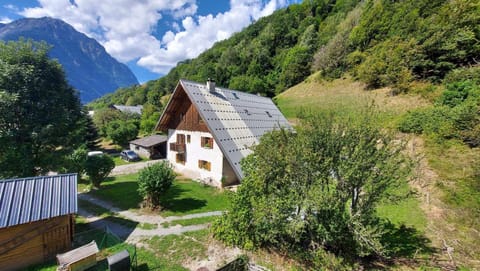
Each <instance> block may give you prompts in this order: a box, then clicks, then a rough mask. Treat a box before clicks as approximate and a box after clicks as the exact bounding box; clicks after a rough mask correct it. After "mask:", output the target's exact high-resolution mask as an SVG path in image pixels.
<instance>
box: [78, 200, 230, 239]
mask: <svg viewBox="0 0 480 271" xmlns="http://www.w3.org/2000/svg"><path fill="white" fill-rule="evenodd" d="M78 199H80V200H85V201H88V202H90V203H92V204H95V205H98V206H101V207H103V208H105V209H108V210H110V211H111V212H112V213H115V216H117V217H120V218H125V219H128V220H131V221H134V222H137V223H139V224H140V223H148V224H156V225H157V228H156V229H151V230H146V229H141V228H139V227H136V228H135V229H132V228H130V227H126V226H124V225H121V224H118V223H115V222H114V221H110V220H108V219H104V218H102V217H99V216H95V215H94V214H91V213H89V212H88V211H86V210H83V209H81V208H79V211H78V213H79V215H81V216H84V217H85V218H86V220H87V221H88V222H90V225H91V226H92V227H95V228H101V229H103V228H105V227H106V226H108V228H110V230H111V231H112V232H114V233H115V234H116V235H118V236H119V237H120V238H122V239H126V241H127V242H133V241H138V240H139V239H141V238H142V237H146V236H154V235H169V234H182V233H184V232H188V231H198V230H201V229H205V228H207V227H208V224H202V225H191V226H181V225H175V226H172V227H167V228H164V227H163V226H162V225H161V224H162V223H165V222H171V221H174V220H179V219H191V218H197V217H207V216H218V215H221V214H222V212H221V211H214V212H205V213H199V214H190V215H184V216H169V217H165V218H164V217H162V216H160V215H144V214H138V213H135V212H132V211H129V210H120V209H119V208H117V207H115V206H113V205H112V204H111V203H110V202H107V201H104V200H101V199H98V198H96V197H93V196H91V195H88V194H85V193H80V194H78Z"/></svg>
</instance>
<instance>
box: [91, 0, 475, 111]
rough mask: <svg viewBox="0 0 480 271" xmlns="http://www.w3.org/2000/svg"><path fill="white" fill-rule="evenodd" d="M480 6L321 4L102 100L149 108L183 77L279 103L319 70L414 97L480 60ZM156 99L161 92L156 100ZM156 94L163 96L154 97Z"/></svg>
mask: <svg viewBox="0 0 480 271" xmlns="http://www.w3.org/2000/svg"><path fill="white" fill-rule="evenodd" d="M479 39H480V5H479V3H478V1H476V0H457V1H446V0H434V1H429V0H428V1H427V0H420V1H413V0H406V1H388V0H369V1H358V0H342V1H333V0H315V1H304V2H303V3H302V4H294V5H291V6H289V7H288V8H285V9H282V10H279V11H277V12H275V13H274V14H272V15H271V16H268V17H265V18H262V19H260V20H259V21H257V22H255V23H254V24H252V25H250V26H249V27H247V28H246V29H244V30H243V31H242V32H239V33H237V34H235V35H234V36H232V37H231V38H229V39H227V40H225V41H222V42H218V43H216V44H215V45H214V46H213V47H212V48H211V49H209V50H207V51H206V52H204V53H203V54H201V55H200V56H199V57H197V58H196V59H192V60H186V61H184V62H181V63H178V65H177V66H176V67H175V68H173V69H172V70H171V71H170V72H169V73H168V74H167V75H166V76H164V77H162V78H160V79H158V80H153V81H150V82H147V83H146V84H144V85H142V86H133V87H130V88H125V89H120V90H118V91H117V92H116V93H114V94H111V95H107V96H105V97H103V98H101V99H99V100H97V101H95V102H94V103H93V104H92V106H93V107H103V106H104V105H105V104H111V103H119V104H144V103H147V102H152V101H153V99H157V97H158V96H161V95H164V94H166V93H169V92H171V91H172V90H173V88H174V87H175V85H176V83H177V82H178V79H179V78H186V79H190V80H196V81H200V82H203V81H205V80H206V79H207V78H214V79H215V80H216V81H217V84H218V85H219V86H224V87H228V88H233V89H239V90H244V91H247V92H254V93H261V94H263V95H267V96H274V95H276V94H278V93H280V92H282V91H284V90H285V89H287V88H288V87H290V86H293V85H295V84H297V83H299V82H301V81H303V80H304V79H305V78H306V77H307V76H308V75H310V74H311V73H312V72H314V71H321V73H320V74H321V75H322V76H323V77H325V78H336V77H340V76H341V75H342V74H344V73H345V72H348V73H351V74H352V75H354V77H355V78H356V79H358V80H361V81H363V82H365V83H367V85H368V86H369V87H380V86H392V87H393V88H394V90H395V91H397V92H399V91H408V90H409V89H410V88H411V82H412V81H414V80H428V81H432V82H436V83H438V82H440V81H441V80H442V79H443V78H444V77H445V75H446V74H447V73H448V72H449V71H451V70H453V69H456V68H462V67H469V66H471V65H476V64H477V61H479V60H478V59H476V58H478V56H479V55H480V45H479ZM152 92H153V93H152ZM154 93H155V94H154Z"/></svg>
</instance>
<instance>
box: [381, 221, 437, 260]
mask: <svg viewBox="0 0 480 271" xmlns="http://www.w3.org/2000/svg"><path fill="white" fill-rule="evenodd" d="M384 228H385V230H386V232H385V234H384V235H383V238H382V243H383V244H384V245H385V247H386V248H387V250H388V251H390V252H391V253H390V254H391V255H392V256H393V257H407V258H413V257H414V256H415V255H416V254H418V253H428V254H431V253H433V252H435V249H434V248H433V247H432V246H431V245H430V240H429V239H428V238H427V237H425V236H424V235H423V233H422V232H419V231H418V230H417V229H415V228H413V227H407V226H405V225H404V224H402V225H400V226H395V225H394V224H392V223H386V224H384Z"/></svg>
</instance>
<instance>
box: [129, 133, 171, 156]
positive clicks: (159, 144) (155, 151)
mask: <svg viewBox="0 0 480 271" xmlns="http://www.w3.org/2000/svg"><path fill="white" fill-rule="evenodd" d="M167 140H168V137H167V136H166V135H151V136H146V137H143V138H139V139H135V140H132V141H130V150H132V151H134V152H136V153H137V154H138V155H139V156H141V157H144V158H148V159H155V158H164V157H166V154H167Z"/></svg>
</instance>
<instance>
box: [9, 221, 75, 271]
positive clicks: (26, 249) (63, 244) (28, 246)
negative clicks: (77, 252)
mask: <svg viewBox="0 0 480 271" xmlns="http://www.w3.org/2000/svg"><path fill="white" fill-rule="evenodd" d="M45 223H55V224H58V225H57V226H55V227H53V228H51V229H49V230H48V231H47V232H43V233H41V234H38V235H37V236H35V237H33V238H31V239H29V240H28V241H27V242H25V243H23V244H21V245H20V246H18V247H16V248H14V249H12V250H10V251H8V252H6V253H4V254H2V255H0V270H2V271H11V270H20V269H22V268H25V267H27V266H29V265H33V264H39V263H42V262H44V261H48V260H51V259H54V258H55V256H56V254H57V253H63V252H65V251H67V250H69V249H70V248H71V246H72V242H71V241H72V236H73V233H72V231H73V227H72V225H71V223H72V219H71V217H70V215H65V216H60V217H56V218H52V219H49V220H42V221H37V222H33V223H27V224H22V225H18V226H13V227H8V228H3V229H0V244H2V243H4V242H6V241H8V240H11V239H12V238H14V237H16V236H18V235H21V234H24V233H25V232H29V231H31V232H34V231H35V230H37V229H39V228H40V227H42V226H43V225H45Z"/></svg>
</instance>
